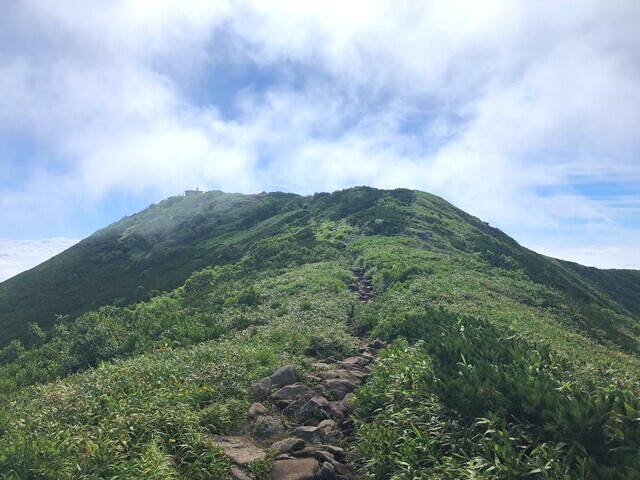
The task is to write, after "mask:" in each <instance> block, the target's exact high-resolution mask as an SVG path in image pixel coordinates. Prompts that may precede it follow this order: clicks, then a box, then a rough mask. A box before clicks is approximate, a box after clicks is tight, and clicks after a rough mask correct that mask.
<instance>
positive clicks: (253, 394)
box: [247, 377, 272, 401]
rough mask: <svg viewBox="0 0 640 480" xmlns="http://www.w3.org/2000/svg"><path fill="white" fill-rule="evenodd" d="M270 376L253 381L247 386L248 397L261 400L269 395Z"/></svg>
mask: <svg viewBox="0 0 640 480" xmlns="http://www.w3.org/2000/svg"><path fill="white" fill-rule="evenodd" d="M271 386H272V382H271V377H265V378H263V379H262V380H260V381H259V382H256V383H254V384H253V385H251V386H250V387H249V390H248V392H247V393H248V394H249V398H250V399H251V400H254V401H258V400H262V399H264V398H267V396H269V392H270V391H271Z"/></svg>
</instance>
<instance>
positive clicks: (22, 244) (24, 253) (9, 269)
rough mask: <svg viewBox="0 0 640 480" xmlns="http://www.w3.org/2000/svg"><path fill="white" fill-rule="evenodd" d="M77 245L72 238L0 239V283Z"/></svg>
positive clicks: (76, 241)
mask: <svg viewBox="0 0 640 480" xmlns="http://www.w3.org/2000/svg"><path fill="white" fill-rule="evenodd" d="M76 243H78V240H76V239H72V238H49V239H46V240H13V239H8V238H0V282H3V281H5V280H7V279H8V278H11V277H13V276H14V275H17V274H18V273H21V272H24V271H25V270H29V269H30V268H33V267H35V266H36V265H38V264H40V263H42V262H44V261H45V260H48V259H49V258H51V257H53V256H54V255H57V254H58V253H60V252H62V251H63V250H66V249H67V248H69V247H71V246H73V245H75V244H76Z"/></svg>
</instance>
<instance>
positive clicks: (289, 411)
mask: <svg viewBox="0 0 640 480" xmlns="http://www.w3.org/2000/svg"><path fill="white" fill-rule="evenodd" d="M307 398H308V397H307ZM305 403H307V399H306V398H300V399H298V400H295V401H293V402H285V401H280V402H278V405H279V407H280V408H282V407H284V408H283V409H282V412H281V413H282V415H284V416H285V417H287V418H293V417H295V416H296V415H298V412H299V411H300V409H301V408H302V407H303V406H304V404H305ZM285 405H286V406H285Z"/></svg>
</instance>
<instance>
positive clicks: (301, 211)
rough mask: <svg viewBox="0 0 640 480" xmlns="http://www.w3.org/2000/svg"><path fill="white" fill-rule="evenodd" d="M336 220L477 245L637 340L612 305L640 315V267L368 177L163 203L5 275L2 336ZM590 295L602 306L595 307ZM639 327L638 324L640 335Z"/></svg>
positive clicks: (605, 332) (456, 249) (150, 289)
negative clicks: (517, 234) (564, 257)
mask: <svg viewBox="0 0 640 480" xmlns="http://www.w3.org/2000/svg"><path fill="white" fill-rule="evenodd" d="M325 220H331V221H336V220H344V221H345V222H347V224H349V225H351V226H353V227H355V228H357V229H359V230H358V233H359V234H360V233H363V232H364V233H365V234H391V235H409V236H414V238H416V239H417V241H418V240H419V241H421V245H419V248H428V249H431V250H432V251H434V252H440V253H442V254H443V255H444V254H445V253H444V252H447V253H448V254H449V255H451V254H454V255H459V254H473V255H475V256H476V258H477V260H478V261H479V262H482V265H481V264H479V265H478V268H481V269H482V268H485V269H488V268H491V267H495V268H499V269H501V271H503V272H505V273H507V272H522V273H523V274H524V275H525V276H526V277H527V279H528V280H530V281H532V282H534V283H536V284H541V285H545V286H549V287H552V288H554V289H555V290H556V291H557V292H559V293H560V294H561V295H562V298H560V299H559V302H560V303H562V302H565V300H566V301H568V302H569V303H572V304H574V305H575V307H576V313H575V316H576V319H575V322H578V323H579V322H582V323H583V325H582V326H583V327H584V328H585V329H590V330H591V332H592V333H594V334H597V335H600V336H601V337H602V338H603V339H605V338H609V339H610V340H612V341H616V342H618V343H624V344H625V345H627V344H628V347H629V348H633V344H634V340H633V338H635V336H636V334H637V332H636V331H635V330H634V328H633V325H631V326H629V325H627V326H626V327H622V326H619V325H617V324H616V323H615V322H611V321H610V320H611V319H609V318H607V315H608V314H609V312H608V311H607V310H609V309H611V310H612V311H613V312H614V314H616V315H617V314H621V315H623V316H628V315H631V316H636V317H637V315H639V314H640V301H639V300H638V298H639V297H638V295H636V293H637V292H638V290H639V286H640V273H638V272H635V271H611V270H609V271H601V270H597V269H589V268H586V267H581V266H578V265H575V264H570V263H567V262H560V261H556V260H552V259H548V258H545V257H542V256H540V255H538V254H535V253H534V252H531V251H528V250H526V249H524V248H522V247H520V246H519V245H518V244H517V243H516V242H515V241H513V240H512V239H511V238H509V237H508V236H506V235H504V234H503V233H502V232H500V231H499V230H496V229H493V228H491V227H489V226H488V225H486V224H485V223H483V222H481V221H480V220H478V219H477V218H474V217H472V216H470V215H468V214H466V213H464V212H462V211H461V210H459V209H456V208H455V207H453V206H452V205H450V204H448V203H447V202H445V201H444V200H442V199H440V198H437V197H434V196H432V195H428V194H426V193H419V192H411V191H408V190H407V191H404V190H400V191H395V192H390V193H386V192H382V191H376V190H373V189H366V188H361V189H352V190H346V191H342V192H336V193H334V194H332V195H329V194H318V195H315V196H313V197H302V196H298V195H294V194H282V193H271V194H260V195H239V194H224V193H221V192H209V193H206V194H203V195H199V196H192V197H171V198H169V199H167V200H164V201H162V202H160V203H159V204H157V205H152V206H150V207H149V208H148V209H146V210H144V211H142V212H140V213H137V214H135V215H132V216H130V217H125V218H123V219H122V220H120V221H118V222H116V223H114V224H112V225H110V226H109V227H107V228H105V229H103V230H100V231H98V232H96V233H95V234H94V235H92V236H90V237H89V238H87V239H85V240H83V241H82V242H80V243H79V244H77V245H75V246H74V247H72V248H70V249H68V250H67V251H65V252H63V253H61V254H60V255H57V256H56V257H54V258H52V259H51V260H49V261H47V262H45V263H43V264H41V265H39V266H38V267H35V268H34V269H32V270H29V271H27V272H24V273H22V274H21V275H18V276H16V277H15V278H12V279H9V280H7V281H5V282H3V283H0V345H3V344H6V343H8V342H9V341H10V340H11V339H14V338H17V339H21V340H23V341H25V340H28V336H27V327H28V324H29V323H30V322H33V323H37V324H38V325H40V326H41V327H42V328H45V329H48V328H50V327H51V326H52V325H53V324H54V322H55V318H56V316H57V315H69V316H71V317H75V316H77V315H79V314H81V313H83V312H86V311H89V310H92V309H95V308H97V307H99V306H102V305H127V304H131V303H134V302H137V301H140V300H143V299H147V298H149V296H150V295H152V294H155V293H157V292H159V291H169V290H172V289H174V288H176V287H178V286H180V285H181V284H182V283H183V282H184V281H185V280H186V278H187V277H188V276H189V275H190V274H191V273H192V272H194V271H197V270H200V269H202V268H204V267H206V266H213V265H224V264H228V263H230V262H235V261H237V260H239V259H240V258H242V256H243V255H244V254H245V253H246V252H248V251H249V250H250V249H251V248H252V247H253V246H254V245H255V244H256V242H258V241H260V240H261V239H264V238H266V237H269V236H274V235H278V234H281V233H282V232H283V231H285V230H286V229H288V228H291V227H292V226H301V225H310V226H311V227H312V228H313V227H314V226H315V225H316V224H317V223H321V222H322V221H325ZM587 305H589V306H592V305H593V306H595V308H596V309H597V311H596V312H594V311H591V310H590V312H589V315H583V314H582V313H581V312H583V311H584V310H585V309H587ZM589 308H590V307H589ZM632 323H633V322H632ZM627 329H631V330H634V331H633V332H632V333H631V337H632V338H631V339H629V338H627V337H628V336H629V333H628V332H627V331H626V330H627Z"/></svg>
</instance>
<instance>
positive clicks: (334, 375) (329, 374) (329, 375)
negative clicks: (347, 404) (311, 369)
mask: <svg viewBox="0 0 640 480" xmlns="http://www.w3.org/2000/svg"><path fill="white" fill-rule="evenodd" d="M316 377H318V378H321V379H322V380H329V379H330V378H340V375H338V372H336V371H335V370H326V371H324V372H317V373H316Z"/></svg>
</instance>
